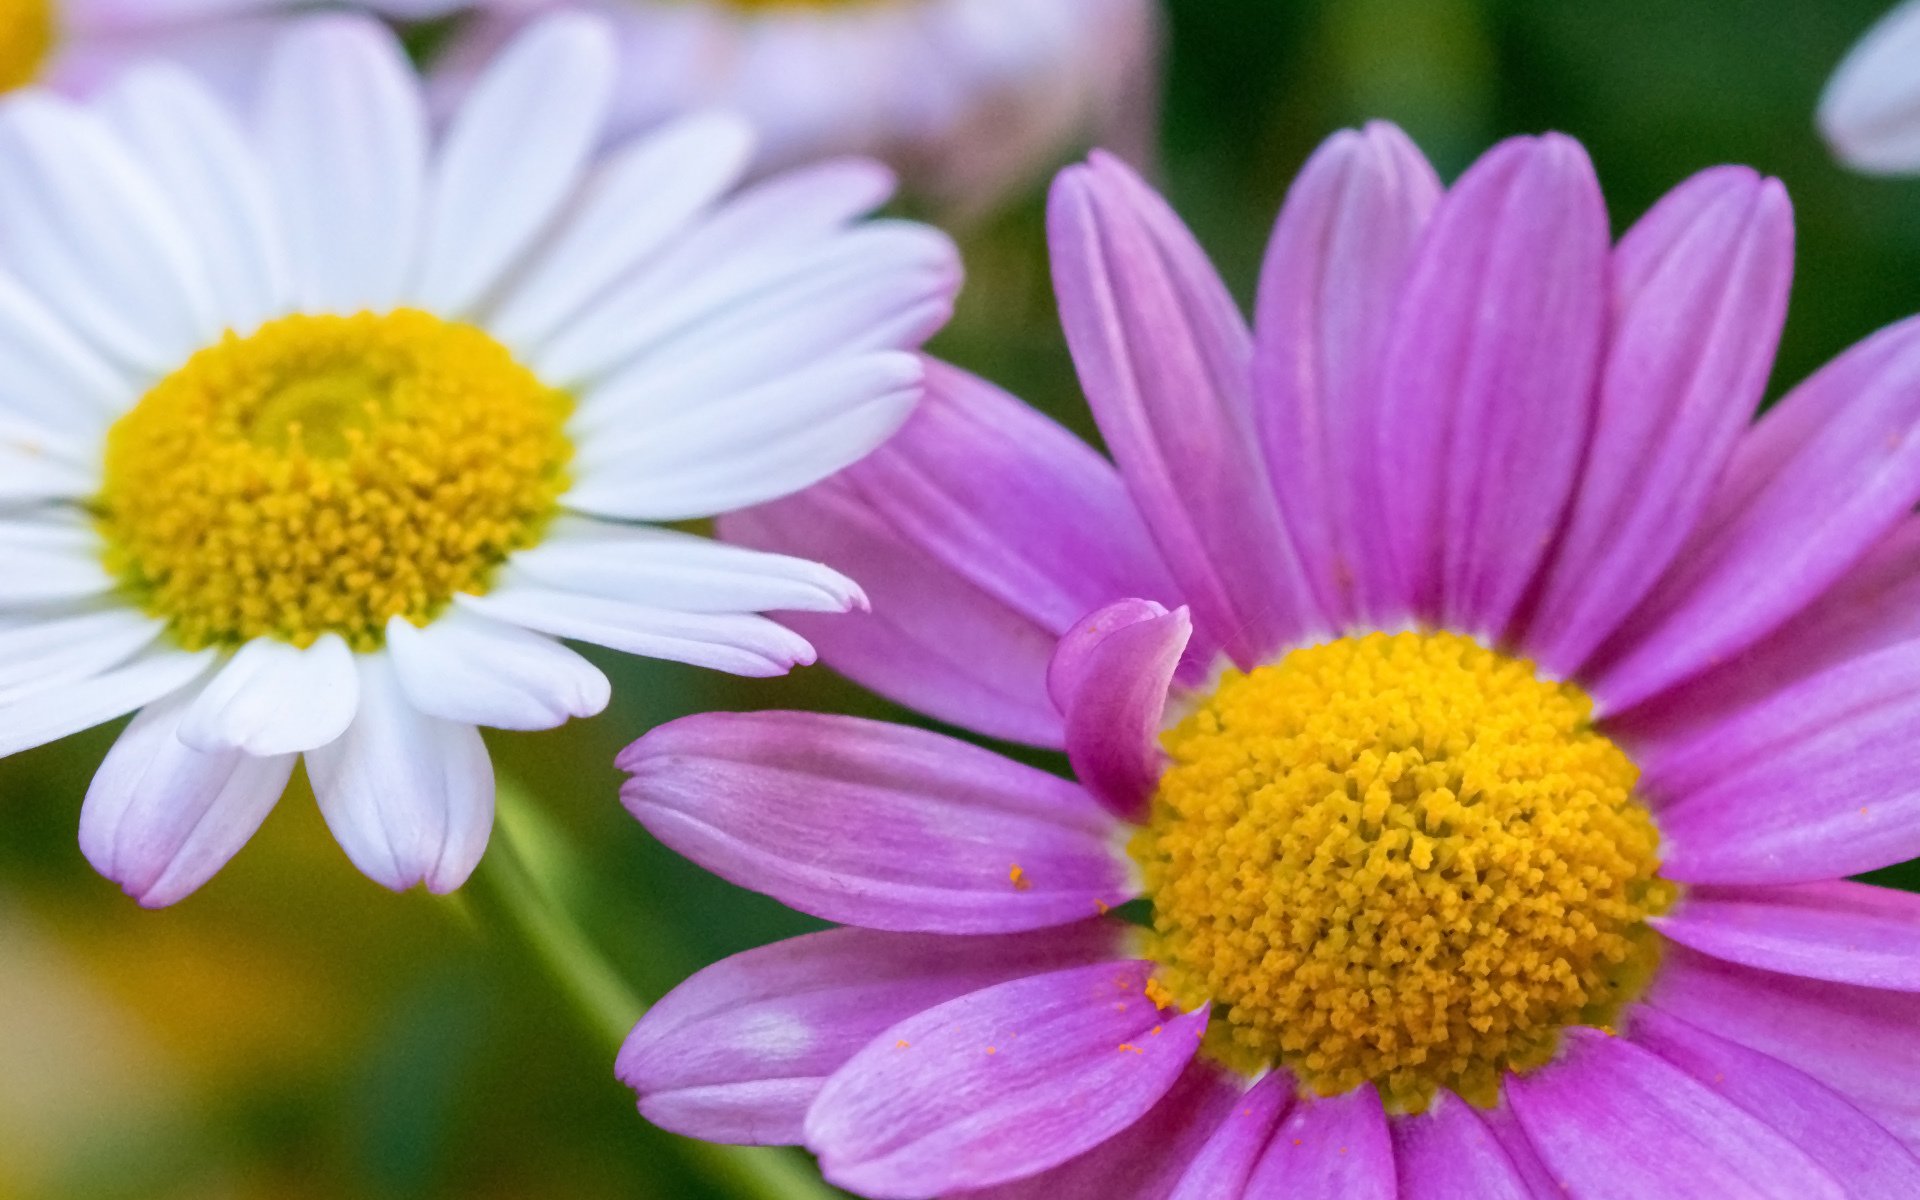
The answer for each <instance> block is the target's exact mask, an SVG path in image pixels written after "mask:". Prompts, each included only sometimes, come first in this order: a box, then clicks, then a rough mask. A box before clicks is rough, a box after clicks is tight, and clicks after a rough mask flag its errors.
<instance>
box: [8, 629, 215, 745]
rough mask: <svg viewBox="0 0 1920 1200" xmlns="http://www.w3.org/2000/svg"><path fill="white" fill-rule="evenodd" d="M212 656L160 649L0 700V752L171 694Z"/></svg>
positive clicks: (50, 738) (199, 672)
mask: <svg viewBox="0 0 1920 1200" xmlns="http://www.w3.org/2000/svg"><path fill="white" fill-rule="evenodd" d="M212 662H213V652H212V651H210V650H203V651H201V652H200V653H198V654H185V653H181V652H179V651H164V652H161V653H156V654H152V655H148V656H147V657H144V658H138V659H135V660H134V661H133V662H131V663H129V664H128V665H126V666H124V667H120V668H118V669H117V670H113V671H109V672H107V673H106V674H104V675H96V676H94V677H93V678H91V679H87V680H82V681H80V682H77V683H71V684H68V685H66V686H64V687H59V688H54V689H51V690H48V691H35V692H34V693H33V694H32V695H30V696H27V697H26V698H25V699H22V700H16V701H14V702H12V703H9V704H0V758H5V757H6V756H8V755H10V754H18V753H19V752H20V751H22V750H27V749H30V748H32V747H34V746H43V745H45V744H46V743H48V742H53V741H58V740H59V739H61V738H63V737H66V736H67V735H68V734H70V733H79V732H80V731H81V730H82V729H92V728H93V727H94V726H95V725H99V724H102V723H104V722H107V721H111V720H113V719H114V718H115V717H119V716H124V715H125V714H127V713H130V712H132V711H133V710H134V709H136V708H143V707H145V706H146V705H148V704H151V703H153V702H154V701H155V700H158V699H160V698H161V697H163V696H169V695H172V694H173V693H174V692H177V691H179V690H180V689H181V688H183V687H186V686H187V685H188V684H190V683H192V682H193V681H194V680H196V679H198V678H199V677H200V676H201V675H203V674H205V673H206V669H207V667H208V666H210V665H211V664H212Z"/></svg>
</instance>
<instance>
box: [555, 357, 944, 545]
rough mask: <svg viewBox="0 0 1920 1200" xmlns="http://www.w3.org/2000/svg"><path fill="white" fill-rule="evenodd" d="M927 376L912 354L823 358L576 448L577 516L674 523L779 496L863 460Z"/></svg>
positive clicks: (907, 409) (899, 419)
mask: <svg viewBox="0 0 1920 1200" xmlns="http://www.w3.org/2000/svg"><path fill="white" fill-rule="evenodd" d="M923 373H924V369H923V367H922V366H921V363H920V360H919V359H918V358H917V357H915V356H914V355H911V354H906V353H901V352H895V353H883V354H870V355H866V356H864V357H861V358H852V359H844V360H841V361H838V362H833V361H829V362H827V363H824V364H822V365H821V366H820V367H819V368H817V369H815V370H812V371H806V372H802V373H800V374H796V375H792V376H789V377H787V378H785V379H776V380H774V381H773V382H771V383H767V384H764V385H762V386H760V387H757V388H754V389H752V390H750V391H746V392H742V393H739V394H738V395H734V396H727V397H723V398H719V399H716V400H713V401H711V402H708V403H704V404H695V405H693V406H691V407H689V408H688V409H687V410H685V411H683V412H680V413H677V414H674V415H672V416H671V417H668V418H666V419H655V417H654V415H653V414H647V415H646V416H645V417H644V418H635V419H634V420H633V422H632V426H631V431H630V432H624V431H623V436H621V437H619V438H613V437H607V436H602V437H599V438H595V439H592V440H589V441H587V442H585V444H583V445H582V446H581V447H580V450H579V457H578V460H577V462H576V465H575V470H576V473H577V474H578V477H579V482H578V483H576V484H575V485H574V486H573V488H572V489H571V490H569V491H568V493H567V494H566V496H565V497H564V498H563V499H562V503H563V504H565V505H566V506H567V507H568V508H571V509H574V510H576V511H578V512H585V513H593V514H597V515H600V516H608V517H623V518H630V519H636V520H647V521H677V520H684V519H687V518H691V517H705V516H712V515H714V514H716V513H725V512H732V511H735V510H736V509H741V508H745V507H747V506H749V505H752V504H758V503H761V502H762V501H766V500H772V499H775V498H778V497H780V496H788V495H791V494H793V493H794V492H797V491H799V490H800V489H802V488H804V487H807V486H808V485H810V484H813V483H817V482H819V481H820V480H822V479H824V478H826V477H827V476H828V475H831V474H833V473H834V472H835V471H838V470H840V469H841V468H843V467H846V466H849V465H851V464H853V463H855V462H858V461H859V460H860V459H862V458H864V457H865V456H866V455H867V454H868V453H869V452H870V451H872V450H873V449H874V448H875V447H877V446H879V445H880V443H882V442H884V441H886V440H887V438H889V437H891V436H892V435H893V433H894V431H895V430H897V429H899V428H900V425H901V424H902V423H903V422H904V421H905V420H906V419H907V417H908V416H909V415H911V414H912V412H913V406H914V405H915V404H916V403H918V402H919V399H920V395H921V392H922V378H923Z"/></svg>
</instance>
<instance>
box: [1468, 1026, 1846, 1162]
mask: <svg viewBox="0 0 1920 1200" xmlns="http://www.w3.org/2000/svg"><path fill="white" fill-rule="evenodd" d="M1506 1100H1507V1103H1509V1104H1511V1105H1512V1106H1513V1108H1514V1110H1515V1111H1516V1112H1517V1113H1518V1114H1519V1116H1520V1123H1521V1124H1522V1125H1524V1126H1525V1127H1526V1131H1527V1136H1528V1138H1529V1139H1531V1141H1532V1142H1533V1145H1534V1147H1535V1148H1536V1149H1537V1150H1538V1151H1539V1152H1540V1157H1541V1159H1542V1160H1543V1161H1544V1162H1545V1164H1546V1166H1547V1168H1548V1170H1550V1171H1552V1172H1553V1177H1554V1179H1555V1180H1557V1181H1558V1182H1559V1183H1560V1186H1561V1187H1562V1188H1563V1189H1565V1190H1566V1191H1567V1192H1568V1193H1569V1194H1571V1195H1575V1196H1579V1197H1580V1198H1581V1200H1696V1198H1697V1197H1702V1196H1741V1197H1751V1198H1752V1200H1816V1198H1817V1200H1845V1197H1847V1195H1848V1194H1849V1193H1848V1192H1847V1190H1846V1188H1845V1187H1843V1186H1842V1184H1841V1182H1840V1181H1839V1180H1837V1179H1835V1178H1834V1177H1833V1176H1832V1175H1831V1174H1829V1173H1828V1172H1827V1171H1826V1170H1824V1169H1823V1168H1822V1167H1821V1166H1820V1164H1819V1163H1817V1162H1815V1161H1814V1160H1813V1159H1812V1158H1810V1157H1809V1156H1808V1155H1807V1154H1806V1153H1805V1152H1803V1151H1802V1150H1800V1149H1799V1148H1798V1147H1796V1146H1795V1145H1794V1144H1793V1143H1792V1142H1790V1141H1788V1140H1787V1139H1786V1138H1785V1137H1782V1136H1781V1135H1780V1134H1779V1133H1776V1132H1775V1131H1774V1130H1773V1129H1772V1128H1770V1127H1769V1126H1767V1125H1766V1124H1764V1123H1762V1122H1761V1121H1759V1120H1757V1119H1755V1118H1754V1117H1753V1116H1751V1115H1750V1114H1748V1113H1747V1112H1746V1111H1745V1110H1743V1109H1741V1108H1740V1107H1738V1106H1737V1105H1735V1104H1734V1103H1733V1102H1732V1101H1731V1100H1728V1099H1723V1098H1722V1097H1720V1096H1717V1095H1715V1093H1714V1092H1713V1091H1711V1090H1710V1089H1709V1088H1707V1087H1706V1086H1705V1085H1703V1084H1701V1083H1699V1082H1697V1081H1696V1080H1694V1079H1693V1078H1691V1077H1690V1076H1688V1075H1687V1074H1685V1073H1684V1072H1682V1071H1681V1070H1680V1069H1679V1068H1677V1067H1675V1066H1673V1065H1671V1064H1669V1063H1668V1062H1666V1061H1665V1060H1664V1059H1662V1058H1659V1057H1657V1056H1656V1055H1654V1054H1652V1053H1650V1052H1649V1051H1646V1050H1643V1049H1641V1048H1640V1047H1638V1046H1635V1045H1633V1044H1632V1043H1630V1042H1626V1041H1623V1040H1621V1039H1619V1038H1614V1037H1609V1036H1607V1035H1606V1034H1604V1033H1601V1032H1600V1031H1598V1030H1595V1029H1575V1030H1572V1031H1570V1032H1569V1033H1568V1035H1567V1045H1566V1048H1565V1050H1564V1051H1563V1052H1562V1055H1561V1058H1560V1060H1559V1061H1558V1062H1555V1063H1553V1064H1551V1065H1549V1066H1546V1067H1542V1068H1541V1069H1540V1070H1538V1071H1533V1072H1530V1073H1528V1074H1524V1075H1510V1076H1508V1078H1507V1086H1506Z"/></svg>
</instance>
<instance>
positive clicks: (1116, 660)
mask: <svg viewBox="0 0 1920 1200" xmlns="http://www.w3.org/2000/svg"><path fill="white" fill-rule="evenodd" d="M1192 634H1193V622H1192V621H1191V619H1189V617H1188V615H1187V610H1186V609H1184V608H1182V609H1176V610H1175V611H1173V612H1168V611H1167V610H1166V609H1164V608H1161V607H1160V606H1159V605H1158V604H1154V603H1153V602H1151V601H1148V600H1122V601H1120V602H1119V603H1118V604H1113V605H1109V606H1107V607H1106V608H1103V609H1101V610H1100V611H1099V612H1096V613H1094V614H1093V615H1091V616H1089V617H1088V618H1087V619H1086V620H1084V621H1082V622H1080V624H1078V625H1076V626H1074V628H1073V630H1072V631H1071V632H1069V633H1068V634H1067V636H1066V637H1064V638H1062V639H1061V641H1060V648H1059V650H1057V651H1056V652H1055V653H1054V656H1053V663H1052V665H1051V666H1050V667H1049V668H1048V677H1047V682H1048V688H1049V690H1050V691H1051V692H1052V693H1053V697H1054V701H1055V702H1056V703H1057V704H1059V706H1060V710H1061V711H1062V712H1063V713H1065V714H1066V718H1067V757H1068V758H1069V759H1070V760H1071V761H1072V763H1073V773H1074V777H1075V778H1077V779H1078V780H1079V781H1080V782H1081V783H1082V784H1083V785H1084V786H1085V787H1086V788H1087V790H1088V791H1090V792H1092V793H1093V794H1094V795H1095V796H1097V797H1099V798H1100V801H1101V802H1102V803H1103V804H1105V805H1106V806H1107V807H1108V808H1109V809H1111V810H1112V811H1113V812H1114V813H1115V814H1116V815H1118V816H1120V817H1121V818H1123V819H1125V820H1129V821H1136V822H1138V821H1144V820H1145V819H1146V817H1147V813H1148V809H1149V806H1150V803H1151V801H1152V799H1153V793H1154V789H1155V788H1157V787H1159V785H1160V773H1161V769H1162V761H1163V756H1162V755H1161V752H1160V725H1161V718H1162V715H1163V714H1164V713H1165V711H1166V707H1167V691H1168V688H1170V687H1171V686H1172V684H1173V677H1174V673H1175V672H1176V671H1178V670H1179V668H1180V656H1181V655H1182V654H1184V653H1186V649H1187V642H1188V640H1189V639H1190V638H1191V636H1192Z"/></svg>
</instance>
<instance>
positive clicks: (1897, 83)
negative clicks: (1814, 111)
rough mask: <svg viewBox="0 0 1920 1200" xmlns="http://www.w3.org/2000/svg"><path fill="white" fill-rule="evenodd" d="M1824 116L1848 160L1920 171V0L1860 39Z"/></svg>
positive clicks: (1876, 168)
mask: <svg viewBox="0 0 1920 1200" xmlns="http://www.w3.org/2000/svg"><path fill="white" fill-rule="evenodd" d="M1819 120H1820V131H1821V132H1822V133H1824V134H1825V135H1826V138H1827V142H1828V144H1829V145H1831V146H1832V147H1833V152H1834V153H1835V154H1836V155H1838V156H1839V157H1840V160H1841V161H1842V162H1844V163H1846V164H1847V165H1848V166H1850V167H1853V168H1855V169H1857V170H1861V171H1868V172H1871V173H1873V174H1876V175H1905V174H1912V173H1914V172H1920V0H1907V2H1906V3H1904V4H1901V5H1900V6H1899V7H1898V8H1896V9H1894V10H1893V11H1892V12H1890V13H1888V14H1887V15H1886V16H1885V17H1883V18H1881V20H1880V22H1879V23H1878V24H1876V25H1875V26H1874V27H1873V28H1872V29H1871V30H1869V31H1868V32H1867V35H1866V36H1865V37H1863V38H1861V39H1860V44H1859V45H1857V46H1855V47H1854V48H1853V50H1852V51H1851V52H1850V53H1849V54H1848V55H1847V57H1846V60H1845V61H1844V62H1842V63H1841V64H1840V67H1839V69H1838V70H1836V71H1835V72H1834V74H1833V80H1832V82H1830V83H1829V84H1828V85H1827V90H1826V93H1825V95H1823V96H1822V97H1821V98H1820V116H1819Z"/></svg>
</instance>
